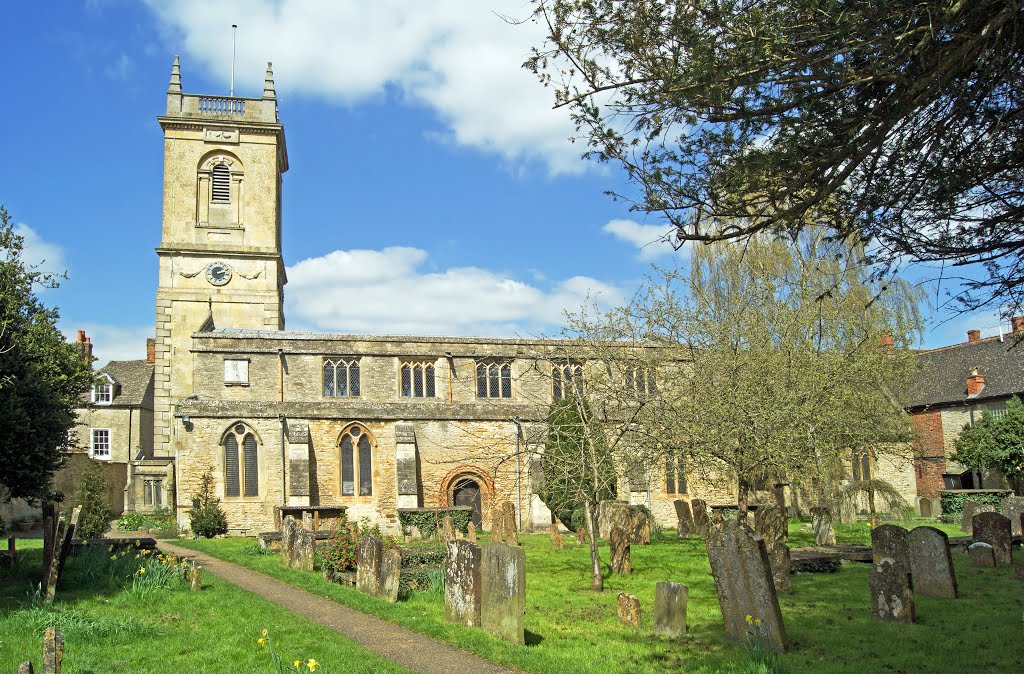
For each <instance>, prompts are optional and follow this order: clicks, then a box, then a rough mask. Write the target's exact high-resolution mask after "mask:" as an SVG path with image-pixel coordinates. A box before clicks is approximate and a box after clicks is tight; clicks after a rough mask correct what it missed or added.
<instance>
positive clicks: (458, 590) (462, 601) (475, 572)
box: [444, 541, 480, 627]
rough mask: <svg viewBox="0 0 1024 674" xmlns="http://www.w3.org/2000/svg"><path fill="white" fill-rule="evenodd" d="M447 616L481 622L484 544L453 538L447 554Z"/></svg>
mask: <svg viewBox="0 0 1024 674" xmlns="http://www.w3.org/2000/svg"><path fill="white" fill-rule="evenodd" d="M444 619H445V620H447V621H448V622H450V623H455V624H457V625H465V626H466V627H479V626H480V548H479V547H478V546H476V545H474V544H473V543H470V542H469V541H451V542H450V543H448V545H446V546H445V557H444Z"/></svg>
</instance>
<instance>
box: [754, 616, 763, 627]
mask: <svg viewBox="0 0 1024 674" xmlns="http://www.w3.org/2000/svg"><path fill="white" fill-rule="evenodd" d="M754 624H755V625H757V626H760V625H761V619H760V618H754Z"/></svg>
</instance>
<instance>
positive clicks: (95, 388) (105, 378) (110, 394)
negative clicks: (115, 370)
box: [90, 374, 114, 405]
mask: <svg viewBox="0 0 1024 674" xmlns="http://www.w3.org/2000/svg"><path fill="white" fill-rule="evenodd" d="M98 379H100V380H102V381H97V382H96V383H94V384H93V385H92V392H91V395H90V399H91V400H92V404H93V405H112V404H113V403H114V380H113V379H112V378H111V377H110V375H107V374H102V375H100V376H99V378H98Z"/></svg>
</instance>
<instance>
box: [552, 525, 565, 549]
mask: <svg viewBox="0 0 1024 674" xmlns="http://www.w3.org/2000/svg"><path fill="white" fill-rule="evenodd" d="M550 529H551V545H552V546H554V547H555V548H556V549H558V550H561V549H562V548H563V547H565V544H564V543H563V542H562V532H560V531H559V530H558V525H557V524H556V523H554V522H552V523H551V527H550Z"/></svg>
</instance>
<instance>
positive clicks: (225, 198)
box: [212, 164, 231, 204]
mask: <svg viewBox="0 0 1024 674" xmlns="http://www.w3.org/2000/svg"><path fill="white" fill-rule="evenodd" d="M212 201H213V203H215V204H228V203H231V171H230V170H229V169H228V167H227V166H225V165H224V164H218V165H216V166H214V167H213V196H212Z"/></svg>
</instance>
